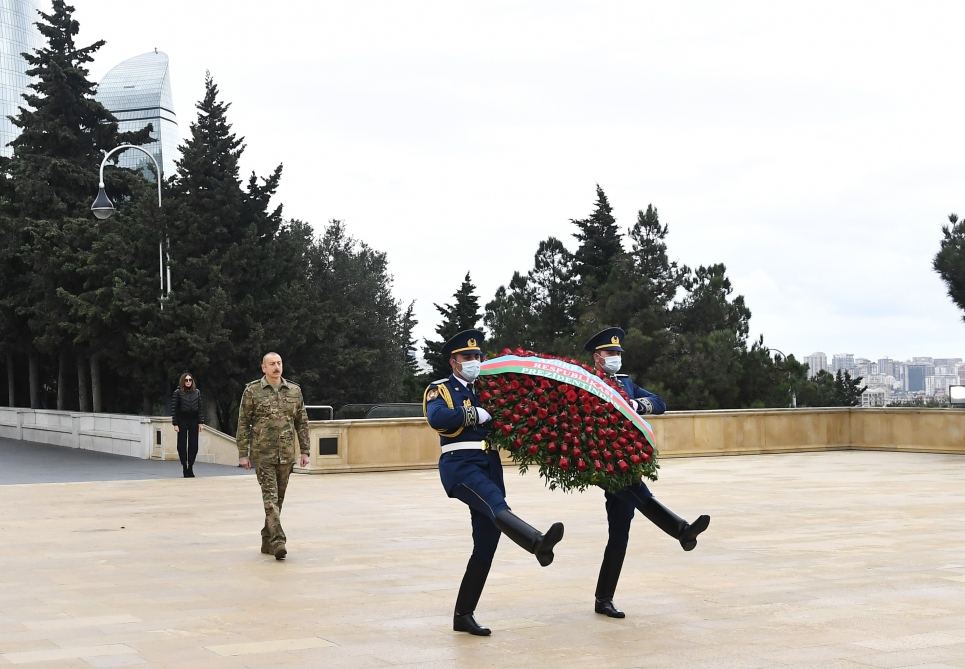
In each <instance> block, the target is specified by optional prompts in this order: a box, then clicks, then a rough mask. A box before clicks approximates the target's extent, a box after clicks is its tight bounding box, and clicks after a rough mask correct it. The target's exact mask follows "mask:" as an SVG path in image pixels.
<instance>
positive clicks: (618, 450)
mask: <svg viewBox="0 0 965 669" xmlns="http://www.w3.org/2000/svg"><path fill="white" fill-rule="evenodd" d="M613 455H615V456H617V457H618V458H622V457H623V451H621V450H620V449H619V448H618V449H617V450H615V451H613Z"/></svg>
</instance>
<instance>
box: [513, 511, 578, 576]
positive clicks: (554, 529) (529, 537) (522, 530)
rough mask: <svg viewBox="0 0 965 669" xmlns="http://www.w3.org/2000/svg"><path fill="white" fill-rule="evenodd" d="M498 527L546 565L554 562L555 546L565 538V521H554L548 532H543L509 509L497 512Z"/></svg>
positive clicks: (541, 563)
mask: <svg viewBox="0 0 965 669" xmlns="http://www.w3.org/2000/svg"><path fill="white" fill-rule="evenodd" d="M496 527H498V528H499V531H500V532H502V533H503V534H505V535H506V536H507V537H509V538H510V539H512V540H513V541H514V542H515V543H516V544H518V545H519V546H521V547H522V548H523V550H525V551H527V552H529V553H532V554H533V555H535V556H536V559H537V560H538V561H539V563H540V565H542V566H544V567H546V566H549V565H550V564H551V563H552V562H553V557H554V556H553V546H555V545H556V544H558V543H559V542H560V539H562V538H563V523H553V524H552V525H551V526H550V528H549V529H548V530H547V531H546V534H541V533H540V532H539V530H537V529H536V528H535V527H533V526H532V525H530V524H528V523H527V522H526V521H525V520H523V519H522V518H520V517H519V516H517V515H516V514H514V513H513V512H512V511H508V510H507V511H500V512H499V513H497V514H496Z"/></svg>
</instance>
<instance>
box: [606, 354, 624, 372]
mask: <svg viewBox="0 0 965 669" xmlns="http://www.w3.org/2000/svg"><path fill="white" fill-rule="evenodd" d="M622 366H623V357H622V356H619V355H611V356H609V357H608V358H604V359H603V370H604V371H605V372H606V373H607V374H616V373H617V372H619V371H620V367H622Z"/></svg>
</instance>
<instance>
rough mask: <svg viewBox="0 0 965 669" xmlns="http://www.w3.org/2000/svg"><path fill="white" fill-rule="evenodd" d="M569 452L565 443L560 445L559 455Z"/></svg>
mask: <svg viewBox="0 0 965 669" xmlns="http://www.w3.org/2000/svg"><path fill="white" fill-rule="evenodd" d="M569 450H570V447H569V446H567V445H566V444H565V443H562V444H560V452H561V453H567V452H569Z"/></svg>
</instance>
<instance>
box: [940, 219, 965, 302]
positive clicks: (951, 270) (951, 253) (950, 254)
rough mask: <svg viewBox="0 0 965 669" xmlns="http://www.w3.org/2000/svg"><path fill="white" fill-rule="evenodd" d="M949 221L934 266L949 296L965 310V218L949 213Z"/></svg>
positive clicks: (943, 232)
mask: <svg viewBox="0 0 965 669" xmlns="http://www.w3.org/2000/svg"><path fill="white" fill-rule="evenodd" d="M948 222H949V225H946V226H943V227H942V236H943V237H942V242H941V248H940V250H939V251H938V253H937V254H935V259H934V260H933V262H932V266H933V267H934V269H935V271H936V272H938V274H939V276H941V278H942V281H944V282H945V285H946V286H947V287H948V296H949V297H950V298H952V301H953V302H954V303H955V304H957V305H958V308H959V309H962V310H963V311H965V219H962V220H959V219H958V216H957V215H955V214H949V216H948ZM962 319H963V320H965V314H963V315H962Z"/></svg>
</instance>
